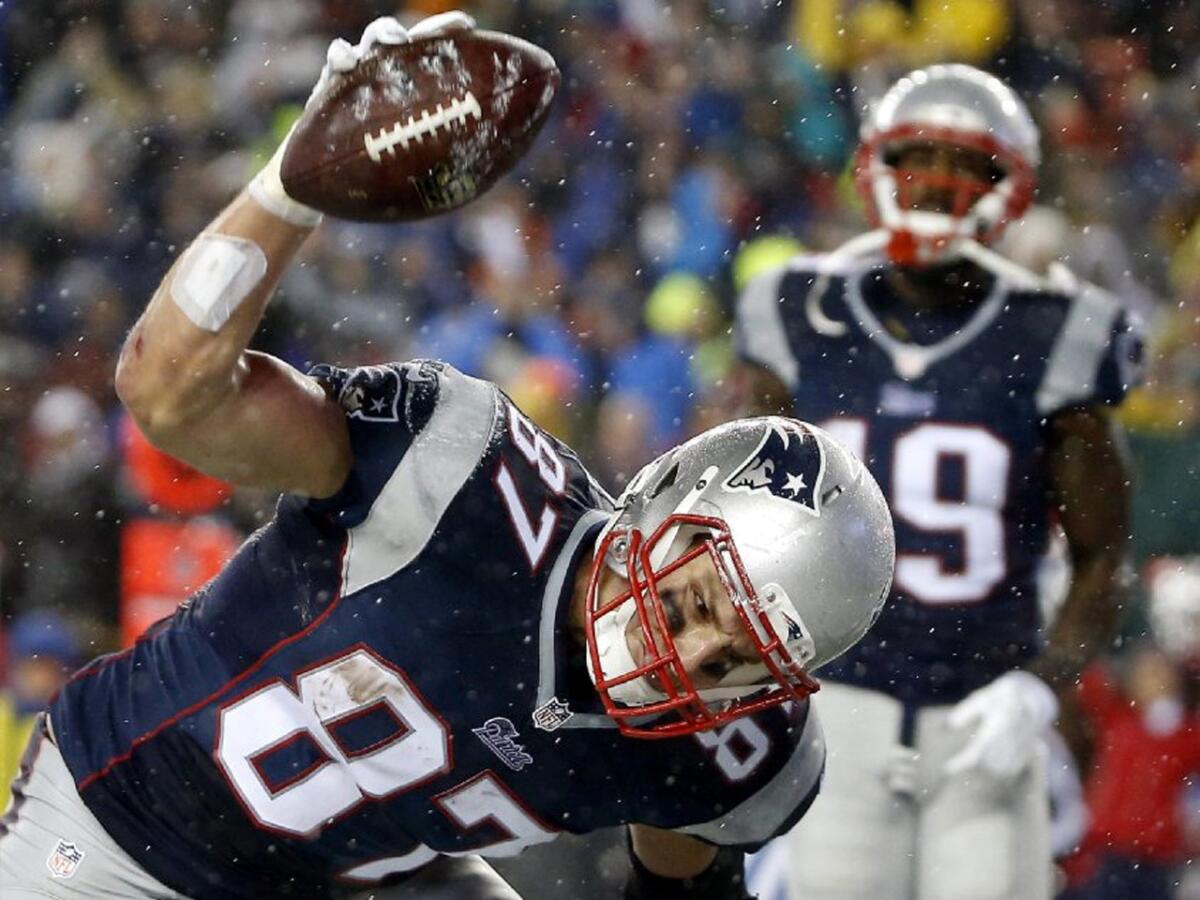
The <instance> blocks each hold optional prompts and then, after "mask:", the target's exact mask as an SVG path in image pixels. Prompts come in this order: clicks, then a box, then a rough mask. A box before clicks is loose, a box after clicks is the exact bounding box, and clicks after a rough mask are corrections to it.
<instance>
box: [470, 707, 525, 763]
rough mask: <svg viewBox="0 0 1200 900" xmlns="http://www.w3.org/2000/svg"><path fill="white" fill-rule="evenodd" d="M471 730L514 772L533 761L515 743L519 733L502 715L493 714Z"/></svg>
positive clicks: (522, 748)
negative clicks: (493, 715)
mask: <svg viewBox="0 0 1200 900" xmlns="http://www.w3.org/2000/svg"><path fill="white" fill-rule="evenodd" d="M471 731H473V732H474V733H475V737H477V738H479V739H480V740H481V741H483V743H484V745H485V746H486V747H487V748H488V749H489V750H491V751H492V752H493V753H495V754H496V755H497V756H498V757H500V761H501V762H502V763H504V764H505V765H506V766H508V767H509V768H510V769H512V770H513V771H514V772H520V771H521V770H522V769H523V768H525V767H526V766H527V765H529V764H530V763H532V762H533V757H532V756H530V755H529V754H528V753H526V752H525V748H524V747H522V746H521V745H520V744H518V743H517V738H518V737H520V735H519V734H517V728H516V726H515V725H513V723H512V721H511V720H509V719H506V718H504V717H503V716H495V717H493V718H491V719H488V720H487V721H486V722H484V723H483V724H482V725H481V726H479V727H478V728H472V729H471Z"/></svg>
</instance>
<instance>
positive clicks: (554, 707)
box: [533, 697, 575, 731]
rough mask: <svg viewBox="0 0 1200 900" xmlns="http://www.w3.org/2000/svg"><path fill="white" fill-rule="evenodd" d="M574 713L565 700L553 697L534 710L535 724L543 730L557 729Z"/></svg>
mask: <svg viewBox="0 0 1200 900" xmlns="http://www.w3.org/2000/svg"><path fill="white" fill-rule="evenodd" d="M573 715H575V713H573V712H571V710H569V709H568V708H567V704H566V703H565V702H564V701H562V700H559V699H558V698H557V697H551V698H550V699H549V700H547V701H546V702H545V703H543V704H542V705H541V706H539V707H538V708H537V709H535V710H534V711H533V724H534V725H535V726H536V727H538V728H540V729H542V731H555V730H557V729H558V728H561V727H562V726H563V724H564V723H565V722H566V721H567V720H568V719H569V718H571V716H573Z"/></svg>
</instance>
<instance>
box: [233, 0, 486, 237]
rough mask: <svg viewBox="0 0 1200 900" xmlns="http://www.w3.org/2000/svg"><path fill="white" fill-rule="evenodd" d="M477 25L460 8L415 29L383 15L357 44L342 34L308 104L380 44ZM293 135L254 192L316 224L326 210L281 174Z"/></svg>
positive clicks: (299, 220)
mask: <svg viewBox="0 0 1200 900" xmlns="http://www.w3.org/2000/svg"><path fill="white" fill-rule="evenodd" d="M474 27H475V20H474V19H472V18H471V17H470V16H468V15H467V14H466V13H463V12H458V11H453V12H444V13H438V14H437V15H436V16H429V17H428V18H426V19H422V20H421V21H420V22H418V23H417V24H416V25H414V26H413V27H412V28H411V29H408V28H405V27H404V26H403V25H401V24H400V22H399V21H398V20H397V19H394V18H393V17H391V16H380V17H379V18H378V19H376V20H375V21H374V22H372V23H371V24H370V25H368V26H367V27H366V28H365V29H364V30H363V33H362V37H361V38H359V40H358V43H357V44H353V45H352V44H350V42H349V41H346V40H344V39H343V38H338V39H337V40H335V41H334V42H333V43H332V44H330V45H329V50H328V51H327V52H326V54H325V66H324V68H322V69H321V75H320V77H319V78H318V79H317V84H316V86H315V87H314V88H313V89H312V92H311V93H310V94H309V95H308V99H307V100H306V101H305V102H304V106H305V107H306V108H307V107H308V106H309V105H310V104H311V103H312V102H313V100H314V99H316V98H317V97H319V96H321V94H323V93H324V92H325V89H326V88H327V87H329V82H330V81H331V80H332V79H333V76H334V75H342V74H345V73H346V72H349V71H351V70H352V69H354V67H355V66H357V65H358V64H359V63H360V62H362V60H363V57H365V56H366V55H367V54H368V53H370V51H371V50H372V49H373V48H374V47H375V46H376V45H378V44H391V45H394V44H406V43H408V42H409V41H415V40H423V39H425V38H430V37H436V36H438V35H444V34H451V33H453V32H456V31H469V30H470V29H472V28H474ZM294 127H295V126H293V128H294ZM291 136H292V133H291V132H290V131H289V132H288V135H287V137H285V138H284V139H283V142H282V143H280V145H279V146H278V147H277V148H276V149H275V153H274V154H273V155H272V156H271V158H270V160H268V162H267V164H266V165H265V166H263V168H262V171H261V172H259V173H258V174H257V175H255V176H254V180H253V181H251V182H250V195H251V196H252V197H254V199H255V200H257V201H258V202H259V204H260V205H261V206H262V207H263V208H264V209H266V210H267V211H269V212H271V213H273V214H275V215H277V216H279V218H281V219H284V220H286V221H288V222H291V223H292V224H293V225H300V226H302V227H305V228H314V227H316V225H317V224H319V223H320V221H321V219H322V218H323V216H322V214H321V213H320V212H319V211H317V210H315V209H313V208H312V207H311V206H305V205H304V204H303V203H297V202H296V201H295V200H293V199H292V198H291V197H289V196H288V195H287V191H285V190H284V189H283V181H282V180H281V179H280V177H279V166H280V163H282V161H283V154H284V153H285V152H286V150H287V144H288V139H289V138H290V137H291Z"/></svg>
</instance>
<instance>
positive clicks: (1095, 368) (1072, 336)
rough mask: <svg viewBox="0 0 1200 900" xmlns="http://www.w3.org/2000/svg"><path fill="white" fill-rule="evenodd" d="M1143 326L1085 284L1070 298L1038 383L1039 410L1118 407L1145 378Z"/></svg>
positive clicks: (1110, 298)
mask: <svg viewBox="0 0 1200 900" xmlns="http://www.w3.org/2000/svg"><path fill="white" fill-rule="evenodd" d="M1141 366H1142V335H1141V328H1140V327H1139V325H1138V324H1137V323H1136V322H1135V321H1134V320H1133V318H1132V317H1131V316H1130V315H1129V313H1128V312H1127V311H1126V310H1124V309H1122V308H1121V306H1120V304H1119V303H1118V302H1117V300H1116V298H1115V297H1113V296H1112V295H1110V294H1108V293H1106V292H1104V291H1102V290H1100V289H1099V288H1096V287H1094V286H1092V285H1086V284H1081V285H1080V286H1079V289H1078V291H1077V292H1076V293H1075V294H1074V295H1073V296H1072V297H1071V299H1070V305H1069V307H1068V309H1067V313H1066V316H1065V318H1064V319H1063V323H1062V326H1061V327H1060V328H1059V330H1058V334H1057V335H1056V336H1055V339H1054V342H1053V344H1052V346H1051V347H1050V350H1049V355H1048V357H1047V360H1046V368H1045V372H1044V374H1043V376H1042V380H1041V384H1040V385H1039V386H1038V390H1037V396H1036V402H1037V409H1038V412H1039V413H1041V414H1042V415H1044V416H1050V415H1053V414H1054V413H1056V412H1059V411H1061V410H1064V409H1068V408H1071V407H1076V406H1095V405H1101V406H1118V405H1119V404H1120V403H1121V401H1122V400H1124V399H1125V395H1126V393H1128V392H1129V390H1130V389H1131V388H1133V387H1135V386H1136V385H1137V384H1138V383H1139V382H1140V380H1141Z"/></svg>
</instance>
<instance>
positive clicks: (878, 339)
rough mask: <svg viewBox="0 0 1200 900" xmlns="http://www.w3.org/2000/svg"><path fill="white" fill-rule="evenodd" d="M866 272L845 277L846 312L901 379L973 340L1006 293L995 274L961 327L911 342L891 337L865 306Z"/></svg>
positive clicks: (912, 377)
mask: <svg viewBox="0 0 1200 900" xmlns="http://www.w3.org/2000/svg"><path fill="white" fill-rule="evenodd" d="M868 274H870V270H869V269H865V270H859V271H857V272H853V273H851V274H849V276H848V277H847V278H846V305H847V306H848V307H849V308H850V312H851V313H852V314H853V316H854V320H855V322H857V323H858V327H859V328H860V329H861V330H862V332H863V334H865V335H866V336H867V337H868V338H869V339H870V340H871V341H874V342H875V344H877V345H878V346H879V348H880V349H881V350H883V352H884V353H886V354H887V355H888V358H889V359H891V361H892V367H893V368H894V369H895V371H896V374H897V375H899V376H900V377H901V378H903V379H904V380H905V381H916V380H917V379H919V378H921V377H922V376H923V375H924V374H925V373H926V372H927V371H929V367H930V366H932V365H933V364H934V363H936V362H939V361H941V360H943V359H945V358H946V357H948V356H952V355H953V354H955V353H957V352H958V351H959V350H961V349H962V348H963V347H965V346H966V345H967V344H969V343H970V342H971V341H973V340H975V338H977V337H978V336H979V335H980V334H981V333H982V332H983V331H984V329H985V328H987V327H988V326H989V325H991V324H992V322H993V321H995V319H996V316H998V315H999V314H1000V311H1001V310H1002V309H1003V308H1004V302H1005V299H1006V298H1007V295H1008V286H1007V284H1006V283H1005V281H1004V279H1002V278H1000V277H999V276H997V278H996V280H995V282H994V283H993V284H992V289H991V292H990V293H989V294H988V296H987V297H986V298H985V299H984V300H983V301H982V302H981V303H980V304H979V306H978V307H977V308H976V309H975V311H974V312H973V313H972V314H971V316H970V318H969V319H967V323H966V324H965V325H964V326H963V327H962V328H960V329H958V330H957V331H955V332H953V333H952V334H949V335H947V336H946V337H944V338H942V339H941V340H940V341H935V342H934V343H932V344H913V343H909V342H907V341H901V340H899V339H898V338H896V337H894V336H893V335H892V333H891V332H889V331H888V330H887V329H886V328H884V327H883V324H882V323H881V322H880V321H879V319H878V317H877V316H876V315H875V313H874V312H872V310H871V308H870V307H869V306H868V305H867V302H866V299H865V298H864V297H863V293H862V280H863V279H864V278H866V277H867V275H868Z"/></svg>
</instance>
